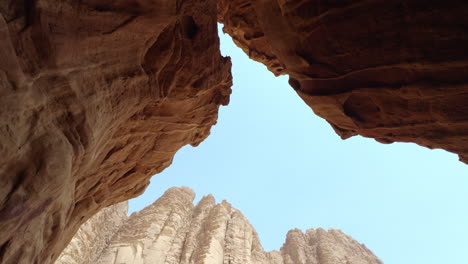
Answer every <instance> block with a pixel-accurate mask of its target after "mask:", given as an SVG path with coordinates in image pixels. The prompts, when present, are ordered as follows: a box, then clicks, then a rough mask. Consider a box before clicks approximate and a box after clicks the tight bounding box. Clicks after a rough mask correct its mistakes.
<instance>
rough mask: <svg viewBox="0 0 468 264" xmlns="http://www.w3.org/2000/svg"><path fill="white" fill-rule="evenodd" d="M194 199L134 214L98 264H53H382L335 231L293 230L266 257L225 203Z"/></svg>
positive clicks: (178, 194) (173, 195)
mask: <svg viewBox="0 0 468 264" xmlns="http://www.w3.org/2000/svg"><path fill="white" fill-rule="evenodd" d="M194 198H195V194H194V193H193V191H192V190H190V189H189V188H186V187H182V188H171V189H169V190H167V191H166V193H165V194H164V195H163V196H162V197H161V198H159V199H158V200H157V201H156V202H155V203H154V204H152V205H150V206H148V207H146V208H145V209H143V210H142V211H140V212H137V213H133V214H132V215H131V216H130V217H129V218H128V220H127V221H126V222H125V223H124V224H123V225H122V226H121V228H120V230H119V231H118V232H116V234H115V235H114V237H113V238H112V239H111V241H110V242H109V243H108V246H107V248H106V249H104V251H103V252H102V254H99V259H98V260H97V261H94V262H60V261H58V262H56V264H94V263H98V264H143V263H161V264H163V263H165V264H189V263H207V264H212V263H226V264H248V263H258V264H300V263H304V264H381V263H382V262H381V261H380V260H379V259H378V258H377V257H375V256H374V255H373V254H372V252H371V251H370V250H368V249H367V248H366V247H365V246H364V245H361V244H359V243H358V242H356V241H354V240H353V239H352V238H351V237H349V236H347V235H345V234H343V233H342V232H341V231H339V230H334V229H330V230H329V231H328V232H327V231H325V230H323V229H320V228H319V229H309V230H307V231H306V232H305V233H303V232H302V231H300V230H298V229H294V230H291V231H289V232H288V234H287V238H286V242H285V243H284V245H283V247H282V248H281V250H280V251H272V252H265V251H264V250H263V248H262V245H261V244H260V240H259V238H258V236H257V233H256V232H255V229H254V228H253V227H252V225H250V223H249V222H248V220H247V219H246V218H245V217H244V216H243V215H242V213H241V212H239V211H238V210H237V209H234V208H233V207H232V206H231V205H230V204H229V203H227V202H226V201H223V202H221V203H219V204H216V202H215V199H214V198H213V196H211V195H208V196H205V197H203V198H202V199H201V200H200V202H199V203H198V204H197V205H196V206H194V205H193V200H194ZM93 223H96V222H93ZM96 224H97V223H96ZM94 234H95V235H98V233H94ZM82 238H83V237H82V236H80V239H82ZM85 239H86V238H85ZM81 244H83V245H84V244H86V243H81ZM67 250H68V248H67Z"/></svg>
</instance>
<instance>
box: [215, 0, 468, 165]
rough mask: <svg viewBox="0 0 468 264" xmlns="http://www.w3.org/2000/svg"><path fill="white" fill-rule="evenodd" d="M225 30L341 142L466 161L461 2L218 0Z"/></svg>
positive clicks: (465, 14)
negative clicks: (395, 145)
mask: <svg viewBox="0 0 468 264" xmlns="http://www.w3.org/2000/svg"><path fill="white" fill-rule="evenodd" d="M218 6H219V10H220V12H219V14H218V20H219V21H220V22H222V23H224V29H223V30H224V32H226V33H228V34H230V35H231V36H232V37H233V39H234V42H235V43H236V44H237V45H238V46H239V47H241V48H242V49H243V50H244V51H245V52H246V53H247V54H248V55H249V56H250V57H251V58H252V59H254V60H257V61H259V62H262V63H264V64H265V65H266V66H267V67H268V69H269V70H270V71H272V72H273V73H274V74H283V73H287V74H289V76H290V84H291V86H292V87H293V88H294V89H295V90H296V91H297V93H298V94H299V95H300V96H301V97H302V99H303V100H304V101H305V102H306V103H307V104H308V105H309V106H310V107H311V108H312V109H313V111H314V112H315V113H316V114H317V115H319V116H321V117H323V118H325V119H326V120H327V121H328V122H329V123H330V124H331V125H332V126H333V128H334V129H335V131H336V132H337V133H338V134H339V135H340V136H341V137H342V138H348V137H351V136H354V135H358V134H359V135H362V136H365V137H371V138H375V139H376V140H377V141H379V142H382V143H392V142H394V141H399V142H415V143H417V144H420V145H422V146H426V147H428V148H442V149H445V150H448V151H450V152H454V153H457V154H459V157H460V160H461V161H463V162H465V163H468V52H466V47H467V46H468V31H467V30H466V28H468V4H467V2H466V1H463V0H449V1H426V0H410V1H408V0H398V1H387V0H360V1H355V0H353V1H349V0H347V1H344V0H343V1H335V0H253V1H247V0H220V1H218Z"/></svg>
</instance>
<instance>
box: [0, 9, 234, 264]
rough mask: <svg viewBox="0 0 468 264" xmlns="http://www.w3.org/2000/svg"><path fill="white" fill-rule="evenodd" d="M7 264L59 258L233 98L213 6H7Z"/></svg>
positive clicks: (0, 81) (3, 138)
mask: <svg viewBox="0 0 468 264" xmlns="http://www.w3.org/2000/svg"><path fill="white" fill-rule="evenodd" d="M0 14H1V16H0V156H1V157H2V160H1V162H0V263H12V264H18V263H25V264H32V263H40V264H47V263H51V262H52V261H53V260H54V259H56V258H57V257H58V255H59V253H60V252H61V251H62V249H63V248H64V247H65V245H66V244H67V243H68V242H69V240H70V239H71V237H72V236H73V235H74V233H75V232H76V230H77V229H78V228H79V226H80V225H81V224H82V223H83V222H84V221H86V220H87V219H88V218H89V217H91V216H92V215H93V214H94V213H96V212H97V211H99V209H101V208H104V207H106V206H108V205H111V204H115V203H118V202H121V201H124V200H127V199H129V198H131V197H135V196H137V195H138V194H140V193H141V192H142V191H143V190H144V189H145V187H146V186H147V184H148V183H149V178H150V176H151V175H154V174H155V173H158V172H160V171H161V170H163V169H164V168H165V167H167V166H168V165H169V164H170V163H171V161H172V157H173V155H174V153H175V152H176V151H177V150H178V149H179V148H180V147H182V146H183V145H186V144H192V145H197V144H199V143H200V142H201V141H202V140H203V139H204V138H205V137H207V136H208V134H209V130H210V127H211V126H212V125H213V124H215V123H216V119H217V112H218V108H219V106H220V105H222V104H223V105H224V104H227V103H228V100H229V94H230V88H229V87H230V86H231V74H230V60H229V59H228V58H223V57H221V55H220V52H219V40H218V36H217V25H216V3H215V1H214V0H196V1H195V0H183V1H182V0H181V1H163V0H151V1H149V0H148V1H146V0H142V1H132V0H119V1H113V0H112V1H111V0H82V1H71V0H34V1H29V0H28V1H17V0H2V1H0Z"/></svg>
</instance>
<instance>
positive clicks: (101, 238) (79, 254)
mask: <svg viewBox="0 0 468 264" xmlns="http://www.w3.org/2000/svg"><path fill="white" fill-rule="evenodd" d="M127 218H128V202H127V201H125V202H122V203H118V204H115V205H111V206H109V207H106V208H104V209H102V210H101V211H100V212H98V213H97V214H95V215H94V216H93V217H91V218H90V219H88V221H86V222H85V223H84V224H83V225H82V226H81V227H80V229H78V232H76V234H75V236H73V239H72V240H71V241H70V243H69V244H68V246H67V247H66V248H65V250H64V251H62V253H61V254H60V256H59V258H58V259H57V261H56V262H55V263H56V264H59V263H60V264H85V263H89V264H93V263H96V261H97V258H98V257H99V255H100V254H101V253H102V251H103V250H104V248H106V247H107V245H108V244H109V242H110V240H111V238H112V237H113V236H114V234H115V233H117V231H118V230H119V229H120V227H121V226H122V225H123V224H124V223H125V221H126V220H127Z"/></svg>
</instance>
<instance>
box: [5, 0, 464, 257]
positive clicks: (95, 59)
mask: <svg viewBox="0 0 468 264" xmlns="http://www.w3.org/2000/svg"><path fill="white" fill-rule="evenodd" d="M0 14H1V15H0V155H1V157H2V160H1V161H0V263H8V264H10V263H12V264H17V263H26V264H31V263H40V264H47V263H52V262H53V261H54V260H55V259H56V258H57V257H58V256H59V254H60V252H61V251H62V249H63V248H64V246H65V245H66V244H67V243H68V242H69V241H70V239H71V238H72V236H73V235H74V233H75V232H76V231H77V230H78V228H79V226H80V225H81V224H82V223H83V222H85V221H86V220H87V219H88V218H90V217H91V216H92V215H94V214H95V213H96V212H98V211H99V210H100V209H102V208H104V207H107V206H109V205H112V204H116V203H119V202H121V201H124V200H127V199H129V198H131V197H135V196H137V195H139V194H141V193H142V192H143V190H144V189H145V188H146V186H147V185H148V183H149V178H150V176H151V175H153V174H155V173H158V172H161V171H162V170H163V169H164V168H166V167H167V166H169V164H170V163H171V161H172V157H173V155H174V153H175V152H176V151H177V150H178V149H179V148H180V147H182V146H184V145H186V144H191V145H194V146H196V145H197V144H199V143H200V142H201V141H202V140H203V139H204V138H206V137H207V136H208V134H209V130H210V127H211V126H212V125H214V124H215V123H216V119H217V111H218V108H219V106H220V105H226V104H227V103H228V101H229V94H230V92H231V90H230V86H231V84H232V82H231V73H230V66H231V65H230V60H229V59H228V58H223V57H222V56H221V55H220V52H219V41H218V37H217V27H216V22H217V21H219V22H222V23H224V31H225V32H227V33H229V34H230V35H231V36H232V37H233V39H234V40H235V42H236V43H237V45H238V46H239V47H241V48H242V49H243V50H244V51H245V52H247V54H248V55H249V56H250V57H251V58H252V59H254V60H257V61H259V62H262V63H264V64H265V65H266V66H267V67H268V69H270V70H271V71H272V72H273V73H274V74H276V75H281V74H288V75H289V77H290V81H289V82H290V84H291V86H292V87H293V88H294V89H295V90H296V91H297V93H298V94H299V96H301V97H302V98H303V99H304V101H305V102H306V103H307V104H308V105H309V106H310V107H311V108H312V109H313V110H314V112H315V113H316V114H318V115H319V116H321V117H323V118H325V119H326V120H327V121H328V122H329V123H330V124H331V125H332V126H333V128H334V129H335V131H336V132H337V133H338V134H339V135H340V136H341V137H342V138H347V137H350V136H354V135H362V136H365V137H372V138H375V139H376V140H378V141H379V142H382V143H391V142H394V141H400V142H415V143H417V144H420V145H422V146H426V147H429V148H442V149H445V150H448V151H451V152H454V153H457V154H459V156H460V159H461V160H462V161H463V162H468V104H467V102H468V88H467V79H468V78H467V76H468V67H467V57H468V53H467V52H466V47H467V46H468V31H467V30H466V28H468V4H467V3H466V1H464V0H458V1H457V0H446V1H434V0H431V1H428V0H396V1H387V0H360V1H350V0H343V1H335V0H276V1H273V0H252V1H247V0H219V1H215V0H178V1H163V0H80V1H74V0H25V1H17V0H2V1H0Z"/></svg>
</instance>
